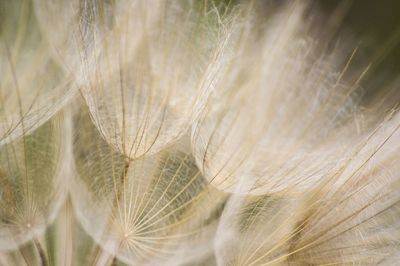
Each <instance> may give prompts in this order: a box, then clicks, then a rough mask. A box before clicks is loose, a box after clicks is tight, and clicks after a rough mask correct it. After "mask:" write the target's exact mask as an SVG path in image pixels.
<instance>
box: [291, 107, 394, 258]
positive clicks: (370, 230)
mask: <svg viewBox="0 0 400 266" xmlns="http://www.w3.org/2000/svg"><path fill="white" fill-rule="evenodd" d="M399 129H400V115H399V113H397V114H395V115H394V117H393V118H391V119H390V120H389V121H387V122H385V123H384V124H382V125H381V127H379V128H378V129H377V130H376V131H375V132H374V133H373V134H371V136H369V137H368V139H366V140H365V142H364V146H363V147H362V148H361V149H360V150H359V152H358V153H357V154H356V155H354V156H353V157H352V158H351V160H349V162H348V163H347V164H346V168H345V169H343V171H341V172H340V173H339V175H337V177H332V178H331V180H330V182H328V183H326V184H325V185H324V186H321V187H320V188H319V189H318V190H317V191H316V192H314V193H313V197H312V198H311V200H310V201H309V202H310V205H312V206H314V207H313V208H310V210H309V213H308V214H307V215H306V216H305V218H304V222H303V228H302V229H301V232H299V236H298V238H297V240H296V241H295V244H294V245H293V248H292V254H293V261H294V262H296V263H300V265H302V264H301V263H303V264H304V263H306V264H317V265H320V264H332V265H394V264H391V263H390V261H393V259H394V258H395V257H396V256H398V254H399V248H400V242H399V239H400V221H399V217H400V194H399V191H400V179H399V170H400V168H399V167H400V158H399V153H398V152H399V149H400V130H399ZM299 231H300V230H299ZM295 265H297V264H295Z"/></svg>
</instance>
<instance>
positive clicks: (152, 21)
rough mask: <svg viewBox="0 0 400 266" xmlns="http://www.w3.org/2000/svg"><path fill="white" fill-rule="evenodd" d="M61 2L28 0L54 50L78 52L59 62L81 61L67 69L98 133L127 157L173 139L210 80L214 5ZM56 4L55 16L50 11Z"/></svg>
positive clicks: (216, 53)
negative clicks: (205, 10) (206, 11)
mask: <svg viewBox="0 0 400 266" xmlns="http://www.w3.org/2000/svg"><path fill="white" fill-rule="evenodd" d="M69 2H70V1H58V2H57V4H56V3H50V2H48V1H42V0H37V1H36V6H37V7H38V10H41V12H43V13H44V16H41V17H42V19H43V21H42V23H41V25H42V26H43V28H44V30H45V31H46V29H47V31H46V32H50V33H49V35H50V36H49V39H50V40H53V44H54V46H55V47H56V48H57V50H61V51H64V54H63V56H62V57H63V58H64V57H67V58H70V57H73V56H75V57H76V56H78V55H79V56H80V58H79V60H78V59H76V58H71V59H66V60H64V62H65V61H67V62H69V61H73V63H70V66H67V67H69V68H71V67H72V68H74V67H75V65H76V64H77V63H76V62H79V63H80V62H81V61H82V63H80V64H78V67H76V69H75V77H77V79H78V80H79V81H78V84H79V86H81V87H82V88H81V89H82V94H83V96H84V97H85V100H86V103H87V105H88V106H89V109H90V112H91V116H92V119H93V121H94V123H95V125H96V127H97V128H98V129H99V131H100V132H101V134H102V136H103V138H104V139H105V140H106V141H107V142H108V143H110V144H111V145H113V146H115V147H116V148H117V149H118V150H120V151H121V152H122V153H124V154H125V155H126V156H128V157H129V158H138V157H141V156H143V155H146V154H153V153H156V152H158V151H160V150H161V149H162V148H164V147H165V146H166V145H168V144H170V143H172V142H173V141H176V140H177V139H178V138H179V137H180V136H182V135H183V134H184V133H185V131H186V130H187V129H188V128H189V127H190V125H191V124H192V122H193V120H195V119H196V118H197V117H198V115H199V113H200V112H201V111H202V109H203V108H204V104H205V101H206V100H207V98H208V95H209V92H210V91H211V90H212V88H213V87H212V83H213V80H214V76H215V75H216V72H217V70H218V67H219V61H218V60H217V59H218V58H219V57H220V54H221V53H222V48H223V46H224V43H225V42H224V38H225V35H224V34H223V30H224V29H223V28H222V26H221V23H222V22H221V21H217V20H216V19H214V21H213V19H212V18H214V17H217V15H216V14H215V12H214V13H212V12H211V13H210V15H203V14H202V13H200V12H199V11H198V10H196V9H195V8H194V7H193V4H191V3H185V2H184V1H183V2H182V1H175V2H169V3H168V4H167V3H166V2H164V1H159V0H151V1H144V0H135V1H125V0H123V1H116V2H112V3H105V2H100V3H97V2H93V1H78V0H77V1H72V3H69ZM64 7H65V8H66V10H65V12H66V15H64V16H62V17H61V18H60V21H58V20H57V19H58V18H57V19H56V18H54V16H56V15H55V14H56V12H55V11H57V10H61V9H63V8H64ZM40 14H41V13H40ZM209 17H211V18H209ZM46 18H48V19H51V20H54V21H56V23H55V24H54V25H52V24H49V23H47V19H46ZM73 18H75V20H72V19H73ZM177 25H179V27H177ZM59 31H61V33H59ZM68 38H70V40H75V41H76V42H78V44H76V45H74V44H73V43H72V44H71V42H72V41H70V40H69V41H68V40H66V39H68ZM65 46H68V47H65ZM70 49H77V50H78V51H75V52H74V53H72V55H70V54H71V53H69V51H70ZM77 72H78V73H77ZM79 72H81V73H79Z"/></svg>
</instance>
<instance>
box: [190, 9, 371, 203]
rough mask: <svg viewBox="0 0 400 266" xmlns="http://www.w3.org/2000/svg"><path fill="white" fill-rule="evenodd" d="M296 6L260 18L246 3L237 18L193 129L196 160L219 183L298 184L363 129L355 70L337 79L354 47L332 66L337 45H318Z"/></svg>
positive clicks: (312, 177) (318, 174)
mask: <svg viewBox="0 0 400 266" xmlns="http://www.w3.org/2000/svg"><path fill="white" fill-rule="evenodd" d="M304 9H305V7H304V6H303V5H302V4H300V3H296V4H292V5H290V6H289V7H286V8H284V9H283V10H281V11H280V12H278V13H277V14H274V15H273V16H272V17H271V18H270V19H269V20H268V21H266V22H265V21H262V19H261V18H259V17H257V16H256V14H255V11H254V10H253V9H250V11H248V10H246V13H245V14H244V15H242V16H238V18H237V20H238V22H237V23H236V24H235V25H236V27H235V29H236V30H235V31H234V34H231V38H230V42H229V43H230V45H227V46H228V49H231V50H230V52H226V53H225V55H226V56H225V63H224V66H223V67H222V70H221V71H220V73H219V78H218V82H217V83H216V85H215V90H214V91H213V94H212V96H211V97H210V98H211V99H210V102H209V105H208V108H207V110H206V112H205V113H204V115H203V116H202V117H201V119H200V120H199V122H198V123H197V125H195V126H194V127H193V130H192V143H193V147H194V148H193V150H194V154H195V157H196V161H197V164H198V166H199V168H200V169H201V170H202V172H203V174H204V175H205V176H206V178H207V179H208V180H209V182H210V183H211V184H213V185H214V186H216V187H217V188H219V189H221V190H224V191H230V192H236V193H237V192H240V193H251V194H260V195H262V194H265V193H280V194H292V195H293V194H301V193H303V192H304V191H307V190H308V189H310V188H312V187H313V186H315V185H316V184H318V183H319V182H321V180H323V179H324V177H325V176H327V175H329V173H331V172H334V171H336V169H337V168H338V167H340V166H341V164H342V162H343V161H345V159H346V158H348V156H349V154H350V153H351V149H352V147H353V146H355V145H354V144H355V143H357V141H358V140H357V139H358V137H360V136H363V134H362V133H363V128H364V127H365V125H364V124H365V123H363V122H360V120H361V119H360V116H359V114H358V113H359V111H358V110H357V103H356V102H355V100H354V98H355V93H356V92H357V90H358V89H359V85H358V82H359V80H360V78H361V77H362V76H360V75H358V76H357V77H356V78H353V80H351V81H347V83H346V82H345V81H344V76H345V74H347V73H346V72H347V68H348V67H349V65H350V64H351V59H352V56H353V55H352V56H350V58H349V59H348V62H347V65H345V66H344V67H343V69H342V70H340V71H336V72H335V69H338V68H337V61H339V60H338V59H337V57H338V54H336V53H335V52H332V53H331V54H327V55H319V54H318V53H317V52H316V43H313V42H312V41H311V40H310V38H307V33H306V31H307V24H306V22H304ZM260 24H261V25H264V24H265V25H266V26H258V25H260ZM340 56H341V55H340ZM239 185H240V186H241V187H239Z"/></svg>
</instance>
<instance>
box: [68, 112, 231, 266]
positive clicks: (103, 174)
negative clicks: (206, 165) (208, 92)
mask: <svg viewBox="0 0 400 266" xmlns="http://www.w3.org/2000/svg"><path fill="white" fill-rule="evenodd" d="M81 113H82V114H83V113H84V112H81ZM82 114H81V115H82ZM75 129H76V130H77V131H76V139H75V144H74V156H75V164H76V170H77V176H76V178H75V179H74V182H73V183H74V184H73V186H72V189H71V196H72V200H73V204H74V207H75V210H76V214H77V217H78V220H79V221H80V223H81V224H82V226H83V228H84V229H85V230H86V231H87V232H88V233H89V234H90V235H91V236H92V237H93V238H94V239H95V241H96V242H97V243H98V244H99V245H100V246H101V247H102V248H103V249H105V250H106V251H107V252H109V253H111V254H112V255H115V256H116V257H117V258H118V259H120V260H122V261H124V262H126V263H129V264H140V265H147V264H152V265H154V263H159V264H163V263H167V261H169V260H171V261H173V262H174V263H178V262H184V261H192V260H193V259H194V258H198V257H202V256H205V255H206V254H208V253H209V252H211V250H210V249H211V248H212V247H210V246H209V245H208V242H207V240H208V241H209V240H210V237H212V232H213V230H214V229H215V225H216V218H217V217H218V216H217V214H216V213H217V211H218V208H220V207H221V205H222V203H223V200H224V197H223V196H221V195H220V193H218V192H217V191H215V190H213V189H212V188H210V187H209V186H208V185H207V183H206V181H205V180H204V179H203V177H202V175H201V173H200V172H199V171H198V169H197V168H196V166H195V163H194V161H193V159H192V157H191V156H190V155H189V154H188V153H187V152H185V151H184V150H182V149H180V148H173V147H171V148H168V149H166V150H163V151H162V152H160V153H158V154H155V155H153V156H150V157H146V158H144V159H137V160H132V159H130V158H127V157H125V156H124V155H123V154H121V153H120V152H119V151H118V150H116V149H115V148H114V147H113V146H110V145H109V144H108V143H107V142H105V141H104V140H103V139H102V138H101V136H100V134H99V132H98V131H97V129H96V127H95V126H94V125H93V124H92V122H91V120H90V118H89V116H88V115H87V114H86V115H83V116H81V117H80V118H78V117H77V118H76V120H75Z"/></svg>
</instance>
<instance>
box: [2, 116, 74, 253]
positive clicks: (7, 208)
mask: <svg viewBox="0 0 400 266" xmlns="http://www.w3.org/2000/svg"><path fill="white" fill-rule="evenodd" d="M61 132H62V128H61V122H60V117H58V116H57V117H54V118H52V119H50V120H49V121H48V122H46V123H44V124H43V125H42V126H40V127H39V128H37V129H36V130H35V131H33V132H32V133H31V134H26V135H23V136H21V137H20V138H18V139H15V140H13V141H12V142H9V143H7V144H2V145H0V249H1V250H10V249H16V248H18V247H19V246H20V245H21V244H23V243H25V242H27V241H28V240H32V239H34V238H35V237H38V236H39V235H40V234H42V233H43V232H44V230H45V228H46V226H47V225H48V224H49V223H50V222H51V221H52V220H53V219H54V218H55V215H56V213H57V209H58V207H59V206H60V204H61V203H62V201H63V200H64V198H65V195H66V187H65V183H64V178H63V176H62V173H61V170H62V169H63V170H64V171H65V173H66V172H67V171H66V169H67V168H65V167H68V165H67V161H65V160H63V161H62V162H63V163H65V164H66V165H64V164H63V165H61V164H60V163H61V160H62V156H63V154H64V152H63V139H62V134H61Z"/></svg>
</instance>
